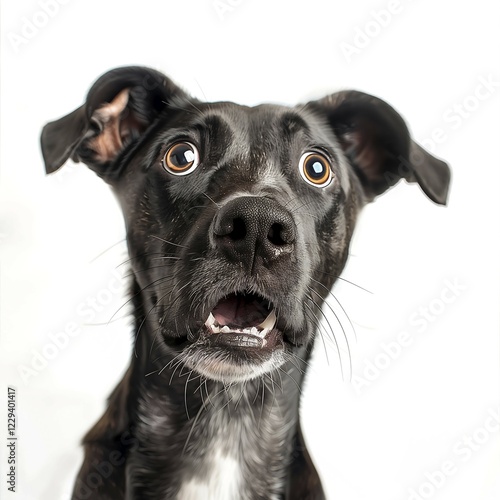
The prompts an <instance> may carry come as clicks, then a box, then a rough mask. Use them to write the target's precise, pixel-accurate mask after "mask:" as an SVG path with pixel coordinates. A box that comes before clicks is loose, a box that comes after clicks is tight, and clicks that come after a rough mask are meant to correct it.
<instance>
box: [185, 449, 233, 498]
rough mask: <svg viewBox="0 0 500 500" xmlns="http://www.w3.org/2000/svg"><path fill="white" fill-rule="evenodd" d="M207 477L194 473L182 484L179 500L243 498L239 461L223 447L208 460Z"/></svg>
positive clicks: (211, 454) (208, 457) (215, 451)
mask: <svg viewBox="0 0 500 500" xmlns="http://www.w3.org/2000/svg"><path fill="white" fill-rule="evenodd" d="M205 461H206V462H208V463H206V464H205V465H206V469H207V471H208V474H206V477H199V476H196V475H193V476H192V477H188V478H186V479H185V480H184V481H183V482H182V485H181V488H180V490H179V493H178V495H177V500H234V499H235V498H241V488H242V474H241V468H240V465H239V463H238V461H237V460H236V459H235V458H233V457H231V456H230V455H228V454H224V452H223V450H222V448H221V447H217V448H216V449H215V450H214V452H213V453H210V454H209V455H208V456H207V458H206V460H205Z"/></svg>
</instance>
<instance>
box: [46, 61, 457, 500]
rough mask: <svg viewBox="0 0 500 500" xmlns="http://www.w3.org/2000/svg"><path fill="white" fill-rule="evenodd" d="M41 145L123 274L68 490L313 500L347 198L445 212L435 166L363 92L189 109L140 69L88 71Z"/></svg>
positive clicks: (143, 498)
mask: <svg viewBox="0 0 500 500" xmlns="http://www.w3.org/2000/svg"><path fill="white" fill-rule="evenodd" d="M41 149H42V154H43V158H44V162H45V168H46V172H47V173H52V172H55V171H57V170H58V169H59V168H61V167H62V166H63V165H64V163H65V162H66V161H67V160H68V159H72V160H73V161H74V162H83V163H85V164H86V165H87V166H88V167H89V168H90V169H92V170H93V171H94V172H95V173H96V174H97V175H98V176H99V177H101V178H102V179H103V180H104V181H105V182H107V183H108V184H109V185H110V186H111V189H112V190H113V192H114V194H115V195H116V197H117V199H118V201H119V204H120V206H121V208H122V211H123V215H124V219H125V223H126V231H127V244H128V249H129V253H130V266H131V270H132V278H131V286H130V297H131V299H130V300H131V304H132V310H133V317H134V322H135V323H134V325H135V328H134V334H135V335H134V354H133V356H132V359H131V363H130V367H129V368H128V370H127V372H126V374H125V375H124V377H123V379H122V380H121V382H120V383H119V384H118V386H117V387H116V388H115V390H114V392H113V393H112V394H111V396H110V398H109V401H108V406H107V409H106V411H105V413H104V415H103V416H102V418H101V419H100V420H99V421H98V422H97V423H96V424H95V426H94V427H93V428H92V429H91V430H90V431H89V432H88V434H87V435H86V436H85V438H84V440H83V445H84V449H85V458H84V462H83V465H82V467H81V470H80V472H79V474H78V477H77V479H76V483H75V486H74V491H73V496H72V498H73V500H82V499H92V500H96V499H99V500H104V499H106V500H121V499H127V500H132V499H137V500H149V499H151V500H152V499H155V500H158V499H178V500H190V499H193V500H194V499H200V500H201V499H203V500H209V499H213V500H215V499H216V500H236V499H242V500H246V499H249V500H254V499H262V500H264V499H265V500H275V499H287V500H299V499H300V500H307V499H311V500H313V499H314V500H319V499H323V498H325V496H324V492H323V488H322V485H321V481H320V478H319V475H318V473H317V471H316V469H315V466H314V464H313V461H312V459H311V457H310V455H309V453H308V451H307V448H306V445H305V443H304V438H303V435H302V431H301V427H300V421H299V403H300V392H301V387H302V385H303V382H304V376H305V373H306V370H307V366H308V360H309V357H310V355H311V351H312V348H313V343H314V339H315V337H316V335H317V334H316V333H315V332H317V330H318V328H319V322H320V319H321V314H322V312H321V307H322V305H323V303H324V301H325V299H326V297H327V295H328V294H329V293H330V289H331V288H332V285H333V284H334V283H335V281H336V279H337V278H338V277H339V275H340V274H341V271H342V269H343V267H344V265H345V263H346V260H347V257H348V249H349V242H350V239H351V235H352V233H353V229H354V226H355V222H356V218H357V215H358V213H359V211H360V209H361V208H362V207H363V206H364V205H365V204H367V203H368V202H371V201H372V200H374V199H375V198H376V197H377V196H378V195H380V194H382V193H383V192H384V191H386V190H387V189H388V188H390V187H391V186H393V185H394V184H396V183H397V182H398V181H399V180H400V179H405V180H406V181H408V182H412V183H418V185H419V186H420V188H421V189H422V190H423V192H424V193H425V194H426V195H427V197H428V198H429V199H430V200H432V201H433V202H435V203H437V204H440V205H445V204H446V200H447V195H448V189H449V183H450V169H449V167H448V165H447V164H446V163H444V162H443V161H441V160H439V159H437V158H435V157H433V156H432V155H430V154H429V153H428V152H426V151H425V150H424V149H423V148H421V147H420V146H419V145H417V144H416V143H415V142H414V141H413V140H412V139H411V137H410V134H409V131H408V128H407V126H406V125H405V122H404V120H403V119H402V117H401V116H400V115H399V114H398V113H397V112H396V111H395V110H394V109H393V108H392V107H391V106H390V105H389V104H387V103H386V102H384V101H382V100H380V99H378V98H377V97H374V96H371V95H368V94H365V93H362V92H358V91H354V90H347V91H342V92H338V93H334V94H332V95H329V96H327V97H324V98H322V99H319V100H316V101H311V102H307V103H305V104H302V105H299V106H296V107H285V106H278V105H271V104H264V105H260V106H256V107H247V106H241V105H237V104H234V103H231V102H214V103H206V102H201V101H199V100H197V99H194V98H191V97H190V96H189V95H188V94H187V93H186V92H185V91H184V90H182V89H181V88H179V87H178V86H177V85H175V84H174V83H173V82H172V81H171V80H170V79H169V78H167V77H166V76H165V75H163V74H161V73H159V72H158V71H156V70H153V69H149V68H144V67H123V68H117V69H114V70H111V71H109V72H108V73H106V74H104V75H103V76H101V77H100V78H99V79H98V80H97V81H96V82H95V83H94V85H93V86H92V87H91V89H90V91H89V93H88V95H87V99H86V102H85V104H84V105H83V106H81V107H79V108H78V109H76V110H75V111H73V112H72V113H70V114H68V115H67V116H64V117H63V118H60V119H58V120H56V121H53V122H50V123H48V124H47V125H45V127H44V128H43V131H42V134H41Z"/></svg>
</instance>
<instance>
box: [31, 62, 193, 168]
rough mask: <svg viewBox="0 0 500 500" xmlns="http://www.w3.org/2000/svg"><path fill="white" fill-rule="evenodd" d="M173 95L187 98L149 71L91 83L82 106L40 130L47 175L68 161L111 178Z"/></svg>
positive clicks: (132, 70) (120, 72)
mask: <svg viewBox="0 0 500 500" xmlns="http://www.w3.org/2000/svg"><path fill="white" fill-rule="evenodd" d="M178 97H184V98H185V97H187V96H186V94H185V93H184V92H183V91H182V90H181V89H180V88H178V87H177V86H176V85H175V84H174V83H172V81H171V80H170V79H168V78H167V77H166V76H165V75H163V74H161V73H159V72H158V71H155V70H153V69H149V68H143V67H135V66H131V67H124V68H117V69H114V70H112V71H109V72H108V73H106V74H104V75H103V76H101V77H100V78H99V79H98V80H97V81H96V82H95V83H94V85H93V86H92V88H91V89H90V91H89V93H88V95H87V99H86V102H85V104H84V105H83V106H81V107H80V108H78V109H76V110H75V111H73V112H72V113H70V114H69V115H66V116H64V117H62V118H60V119H59V120H56V121H53V122H50V123H48V124H47V125H45V127H44V128H43V130H42V135H41V147H42V154H43V159H44V162H45V169H46V172H47V173H51V172H55V171H56V170H58V169H59V168H61V167H62V166H63V165H64V163H65V162H66V160H68V158H70V157H71V159H72V160H74V161H76V162H78V161H82V162H84V163H86V164H87V165H88V166H89V167H90V168H91V169H92V170H94V171H95V172H97V173H98V174H99V175H101V176H103V177H104V176H106V175H107V174H111V173H112V168H111V163H112V162H113V160H115V159H116V158H117V157H118V156H119V155H120V153H121V152H122V151H123V150H124V149H125V148H127V147H128V146H129V145H131V144H132V143H133V142H134V141H135V139H137V138H138V137H140V136H141V134H142V133H143V132H144V131H145V130H146V129H147V128H148V127H149V126H150V125H151V124H152V123H154V122H155V121H156V118H158V117H159V115H160V114H161V112H162V111H163V110H164V109H165V107H166V106H167V105H168V103H169V102H171V101H172V99H174V98H178Z"/></svg>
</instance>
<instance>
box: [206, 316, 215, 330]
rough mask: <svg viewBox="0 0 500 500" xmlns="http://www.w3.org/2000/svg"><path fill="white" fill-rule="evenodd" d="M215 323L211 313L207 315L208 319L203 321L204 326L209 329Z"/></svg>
mask: <svg viewBox="0 0 500 500" xmlns="http://www.w3.org/2000/svg"><path fill="white" fill-rule="evenodd" d="M214 323H215V317H214V315H213V314H212V313H210V314H209V315H208V319H207V320H206V321H205V326H206V327H207V328H210V327H211V326H212V325H213V324H214Z"/></svg>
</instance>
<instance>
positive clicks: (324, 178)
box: [299, 152, 333, 187]
mask: <svg viewBox="0 0 500 500" xmlns="http://www.w3.org/2000/svg"><path fill="white" fill-rule="evenodd" d="M299 171H300V175H301V176H302V178H303V179H304V180H305V181H306V182H307V183H308V184H311V185H313V186H316V187H326V186H328V184H330V182H331V181H332V178H333V174H332V168H331V166H330V162H329V161H328V160H327V159H326V158H325V157H324V156H323V155H320V154H319V153H311V152H309V153H304V154H303V155H302V156H301V157H300V160H299Z"/></svg>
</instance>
